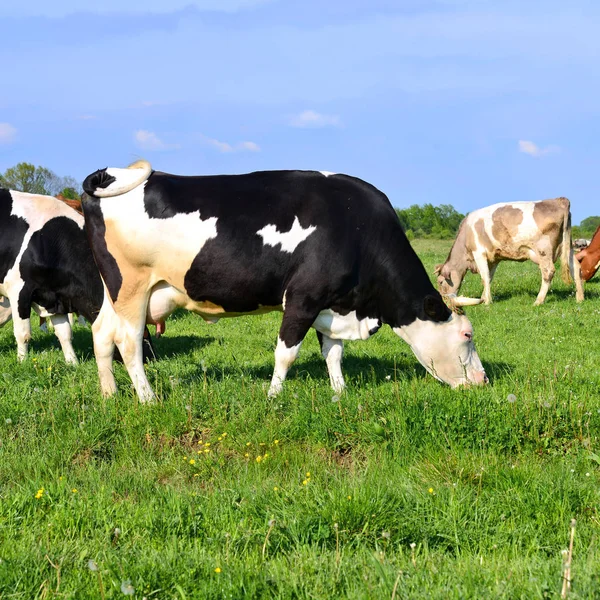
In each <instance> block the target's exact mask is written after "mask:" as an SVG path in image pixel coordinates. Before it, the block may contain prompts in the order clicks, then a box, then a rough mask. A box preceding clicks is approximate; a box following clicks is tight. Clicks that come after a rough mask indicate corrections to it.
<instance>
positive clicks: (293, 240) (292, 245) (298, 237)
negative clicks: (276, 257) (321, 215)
mask: <svg viewBox="0 0 600 600" xmlns="http://www.w3.org/2000/svg"><path fill="white" fill-rule="evenodd" d="M315 229H316V227H315V226H314V225H309V226H308V227H307V228H306V229H305V228H304V227H302V225H300V221H299V220H298V217H295V218H294V222H293V224H292V228H291V229H290V230H289V231H283V232H281V231H278V230H277V226H276V225H265V226H264V227H263V228H262V229H261V230H260V231H257V232H256V233H257V235H260V236H261V237H262V239H263V244H265V245H268V246H277V244H281V250H282V252H289V253H292V252H293V251H294V250H295V249H296V248H297V247H298V246H299V245H300V244H301V243H302V242H303V241H304V240H305V239H306V238H307V237H308V236H309V235H310V234H311V233H312V232H313V231H315Z"/></svg>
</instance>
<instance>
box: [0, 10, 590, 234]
mask: <svg viewBox="0 0 600 600" xmlns="http://www.w3.org/2000/svg"><path fill="white" fill-rule="evenodd" d="M82 7H85V8H82ZM599 17H600V3H598V2H594V1H591V0H590V1H586V0H572V1H571V2H564V0H560V1H555V0H543V1H537V0H527V1H523V0H520V1H515V0H502V1H500V0H494V1H493V0H431V1H430V0H406V1H404V0H195V1H194V0H168V1H167V0H103V1H102V2H95V1H88V2H85V3H81V2H80V1H75V0H53V1H52V2H48V1H47V0H27V2H22V3H16V2H3V3H1V4H0V19H1V22H2V25H3V27H2V35H1V36H0V64H2V65H3V69H2V76H1V77H0V171H4V169H6V168H7V167H10V166H12V165H14V164H15V163H17V162H19V161H28V162H33V163H35V164H40V165H44V166H46V167H48V168H50V169H52V170H53V171H55V172H56V173H57V174H59V175H71V176H73V177H76V178H77V179H79V180H82V179H83V178H84V177H85V176H86V175H87V174H88V173H90V172H92V171H94V170H96V169H97V168H101V167H105V166H121V165H125V164H128V163H129V162H132V161H133V160H135V159H137V158H139V157H144V158H147V159H148V160H150V161H151V163H152V164H153V166H154V167H155V168H156V169H159V170H163V171H170V172H173V173H180V174H209V173H240V172H246V171H251V170H258V169H280V168H286V169H287V168H302V169H318V170H328V171H335V172H344V173H349V174H352V175H356V176H358V177H361V178H363V179H365V180H367V181H369V182H371V183H373V184H374V185H376V186H377V187H379V188H380V189H381V190H382V191H384V192H385V193H386V194H387V195H388V196H389V198H390V200H391V201H392V203H393V204H394V205H396V206H408V205H410V204H414V203H417V204H422V203H425V202H431V203H433V204H446V203H449V204H453V205H454V206H455V207H456V208H457V209H458V210H460V211H462V212H467V211H469V210H473V209H475V208H478V207H481V206H485V205H488V204H492V203H494V202H502V201H510V200H534V199H541V198H548V197H555V196H567V197H569V198H570V199H571V204H572V212H573V217H574V222H576V223H577V222H579V221H580V220H581V219H583V218H585V217H586V216H589V215H591V214H600V206H599V203H598V199H599V198H600V178H599V176H598V171H599V169H598V164H599V161H600V146H599V144H598V139H599V134H600V119H599V117H600V101H599V97H600V94H599V92H600V69H598V64H599V58H600V35H599V34H598V32H599V31H600V27H599V26H600V18H599Z"/></svg>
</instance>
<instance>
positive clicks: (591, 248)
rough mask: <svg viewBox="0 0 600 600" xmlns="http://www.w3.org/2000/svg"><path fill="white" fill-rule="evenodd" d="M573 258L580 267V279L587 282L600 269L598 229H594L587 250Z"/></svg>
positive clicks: (599, 228)
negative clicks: (594, 231)
mask: <svg viewBox="0 0 600 600" xmlns="http://www.w3.org/2000/svg"><path fill="white" fill-rule="evenodd" d="M575 258H576V259H577V260H578V261H579V264H580V265H581V277H582V279H583V280H584V281H589V280H590V279H591V278H592V277H593V276H594V275H595V274H596V271H597V270H598V267H600V227H598V229H596V233H594V237H593V238H592V241H591V242H590V243H589V245H588V247H587V248H584V249H583V250H582V251H581V252H578V253H577V254H576V255H575Z"/></svg>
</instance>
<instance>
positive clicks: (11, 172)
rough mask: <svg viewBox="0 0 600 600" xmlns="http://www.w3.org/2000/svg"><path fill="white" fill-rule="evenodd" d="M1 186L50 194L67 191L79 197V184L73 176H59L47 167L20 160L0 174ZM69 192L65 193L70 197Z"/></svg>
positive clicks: (20, 190) (30, 192)
mask: <svg viewBox="0 0 600 600" xmlns="http://www.w3.org/2000/svg"><path fill="white" fill-rule="evenodd" d="M0 186H1V187H4V188H8V189H10V190H17V191H19V192H27V193H29V194H45V195H49V196H56V195H57V194H58V193H61V192H64V191H67V194H71V195H73V197H74V198H79V192H78V191H77V190H78V189H79V184H78V183H77V181H76V180H75V179H74V178H73V177H59V176H58V175H56V173H54V172H53V171H51V170H50V169H46V167H40V166H38V167H36V166H34V165H32V164H31V163H27V162H20V163H18V164H17V165H15V166H14V167H10V168H8V169H6V171H4V173H3V174H0ZM67 194H63V195H64V196H65V198H67V197H69V198H70V197H71V196H70V195H69V196H67Z"/></svg>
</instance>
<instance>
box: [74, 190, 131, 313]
mask: <svg viewBox="0 0 600 600" xmlns="http://www.w3.org/2000/svg"><path fill="white" fill-rule="evenodd" d="M86 181H87V180H86ZM81 200H82V202H81V204H82V206H83V215H84V217H85V231H86V233H87V238H88V241H89V245H90V246H91V247H92V248H93V249H94V258H95V259H96V263H97V264H98V268H99V269H100V273H102V277H103V278H104V282H105V283H106V287H107V288H108V293H109V294H110V297H111V298H112V301H113V302H115V301H116V299H117V297H118V296H119V290H120V289H121V285H122V284H123V277H122V275H121V271H120V270H119V265H118V264H117V261H116V260H115V257H114V256H113V255H112V254H111V253H110V252H109V250H108V246H107V245H106V238H105V237H104V236H105V234H106V224H105V223H104V215H103V214H102V209H101V208H100V203H99V201H98V199H97V198H95V197H93V196H89V195H87V194H83V196H82V197H81Z"/></svg>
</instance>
